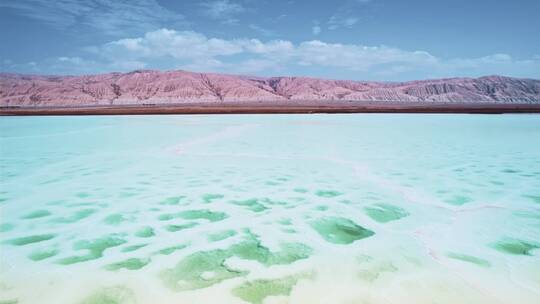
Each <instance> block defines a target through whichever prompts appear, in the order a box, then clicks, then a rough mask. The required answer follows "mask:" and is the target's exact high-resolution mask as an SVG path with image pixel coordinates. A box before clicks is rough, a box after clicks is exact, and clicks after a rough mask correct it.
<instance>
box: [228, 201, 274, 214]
mask: <svg viewBox="0 0 540 304" xmlns="http://www.w3.org/2000/svg"><path fill="white" fill-rule="evenodd" d="M230 203H231V204H235V205H238V206H243V207H246V208H247V209H249V210H251V211H253V212H262V211H264V210H267V209H268V208H267V207H266V206H265V205H264V204H262V202H261V201H260V200H259V199H256V198H251V199H247V200H243V201H230Z"/></svg>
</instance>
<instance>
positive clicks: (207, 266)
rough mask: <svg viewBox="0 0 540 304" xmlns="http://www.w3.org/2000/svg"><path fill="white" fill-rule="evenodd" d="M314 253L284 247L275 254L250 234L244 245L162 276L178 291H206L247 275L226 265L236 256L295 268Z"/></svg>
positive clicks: (195, 257) (199, 255)
mask: <svg viewBox="0 0 540 304" xmlns="http://www.w3.org/2000/svg"><path fill="white" fill-rule="evenodd" d="M311 253H312V249H311V248H310V247H308V246H306V245H304V244H299V243H286V244H282V246H281V250H280V251H277V252H271V251H270V250H269V249H268V248H266V247H264V246H262V245H261V243H260V242H259V240H258V238H257V237H256V236H255V235H254V234H252V233H251V232H249V231H247V232H246V238H245V240H244V241H242V242H241V243H238V244H234V245H231V246H230V247H229V248H227V249H216V250H211V251H202V252H196V253H193V254H191V255H189V256H187V257H185V258H184V259H183V260H181V261H180V262H179V263H178V264H177V265H176V266H175V267H173V268H170V269H166V270H164V271H163V272H162V273H161V275H160V276H161V278H162V280H163V282H164V284H165V285H166V286H167V287H169V288H171V289H172V290H175V291H183V290H192V289H199V288H206V287H208V286H211V285H214V284H217V283H220V282H222V281H224V280H227V279H231V278H235V277H239V276H244V275H246V274H247V271H239V270H234V269H230V268H229V267H227V266H226V265H225V264H226V263H225V261H226V260H227V259H228V258H231V257H233V256H236V257H238V258H241V259H245V260H253V261H257V262H259V263H261V264H263V265H265V266H271V265H284V264H291V263H293V262H295V261H297V260H300V259H305V258H308V257H309V256H310V255H311Z"/></svg>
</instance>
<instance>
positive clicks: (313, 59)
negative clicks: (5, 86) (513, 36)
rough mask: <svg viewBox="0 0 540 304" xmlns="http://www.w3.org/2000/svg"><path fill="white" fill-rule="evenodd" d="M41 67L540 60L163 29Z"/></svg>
mask: <svg viewBox="0 0 540 304" xmlns="http://www.w3.org/2000/svg"><path fill="white" fill-rule="evenodd" d="M4 65H6V64H4ZM9 66H10V68H8V70H13V69H15V68H16V67H17V66H16V64H10V65H9ZM39 68H42V69H43V68H46V69H47V71H54V72H55V73H93V72H105V71H111V70H116V71H129V70H133V69H140V68H158V69H178V68H182V69H188V70H195V71H207V72H208V71H214V72H227V73H249V74H263V75H269V74H273V73H275V72H277V71H279V72H280V73H281V74H298V71H302V72H300V73H302V74H310V75H317V76H324V77H330V78H355V79H362V78H363V79H374V78H379V79H386V80H389V79H391V80H396V79H403V78H411V75H423V76H421V77H418V76H412V77H414V78H427V77H450V76H481V75H485V74H506V75H509V76H523V77H539V76H540V74H539V72H538V71H540V57H538V56H536V57H532V58H529V59H515V58H512V57H511V56H510V55H508V54H492V55H488V56H483V57H478V58H439V57H436V56H434V55H433V54H430V53H429V52H426V51H421V50H412V51H410V50H403V49H399V48H395V47H390V46H384V45H382V46H366V45H360V44H341V43H328V42H324V41H320V40H311V41H303V42H300V43H293V42H291V41H287V40H269V41H261V40H259V39H220V38H210V37H207V36H205V35H203V34H201V33H197V32H193V31H175V30H169V29H160V30H156V31H151V32H148V33H146V34H145V35H144V36H141V37H136V38H127V39H119V40H115V41H111V42H109V43H106V44H103V45H100V46H94V47H89V48H87V49H86V54H85V56H74V57H69V56H63V57H58V58H55V59H52V60H51V59H49V60H46V61H43V62H40V63H38V64H37V65H34V66H32V69H31V71H36V70H39ZM19 69H27V70H30V65H29V64H28V63H27V64H25V65H24V66H22V65H19ZM70 71H71V72H70ZM316 72H319V74H317V73H316ZM342 75H348V76H347V77H343V76H342ZM349 75H352V77H351V76H349Z"/></svg>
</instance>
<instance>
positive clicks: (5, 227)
mask: <svg viewBox="0 0 540 304" xmlns="http://www.w3.org/2000/svg"><path fill="white" fill-rule="evenodd" d="M13 228H15V225H13V224H11V223H2V224H0V232H8V231H11V230H13Z"/></svg>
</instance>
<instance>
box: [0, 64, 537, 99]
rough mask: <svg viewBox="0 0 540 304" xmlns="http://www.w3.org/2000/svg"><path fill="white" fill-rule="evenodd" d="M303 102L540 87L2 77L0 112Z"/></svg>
mask: <svg viewBox="0 0 540 304" xmlns="http://www.w3.org/2000/svg"><path fill="white" fill-rule="evenodd" d="M273 101H275V102H280V103H281V102H286V103H288V102H290V103H292V104H294V103H297V102H306V101H314V102H316V101H318V102H321V101H324V102H328V103H331V102H333V101H388V102H423V103H425V102H428V103H429V102H433V103H440V102H444V103H475V102H478V103H497V104H531V103H535V104H537V103H540V80H536V79H520V78H510V77H502V76H487V77H480V78H449V79H437V80H423V81H410V82H392V83H390V82H388V83H384V82H365V81H348V80H326V79H315V78H307V77H270V78H264V77H249V76H234V75H224V74H213V73H193V72H187V71H166V72H161V71H152V70H138V71H133V72H129V73H108V74H99V75H85V76H38V75H20V74H5V73H4V74H0V106H4V107H5V106H87V105H125V104H136V105H154V104H156V105H159V104H178V103H239V104H242V103H253V102H273Z"/></svg>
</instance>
